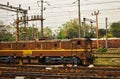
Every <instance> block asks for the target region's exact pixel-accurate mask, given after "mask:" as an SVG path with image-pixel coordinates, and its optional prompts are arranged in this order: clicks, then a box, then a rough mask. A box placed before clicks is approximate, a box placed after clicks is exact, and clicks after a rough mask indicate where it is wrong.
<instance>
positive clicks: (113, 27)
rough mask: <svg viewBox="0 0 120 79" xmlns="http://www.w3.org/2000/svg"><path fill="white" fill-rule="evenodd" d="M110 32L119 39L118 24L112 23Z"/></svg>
mask: <svg viewBox="0 0 120 79" xmlns="http://www.w3.org/2000/svg"><path fill="white" fill-rule="evenodd" d="M110 31H111V33H112V34H113V36H114V37H120V22H115V23H112V25H111V26H110Z"/></svg>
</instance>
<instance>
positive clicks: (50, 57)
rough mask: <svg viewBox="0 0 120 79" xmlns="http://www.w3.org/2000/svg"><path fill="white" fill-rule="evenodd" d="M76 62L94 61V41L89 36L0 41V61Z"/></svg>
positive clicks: (82, 63) (30, 62)
mask: <svg viewBox="0 0 120 79" xmlns="http://www.w3.org/2000/svg"><path fill="white" fill-rule="evenodd" d="M19 61H21V63H23V64H64V65H66V64H76V65H87V64H91V63H92V41H91V40H90V39H89V38H88V37H87V38H74V39H64V40H58V39H52V40H50V39H41V40H38V41H36V40H34V41H14V42H3V41H1V42H0V63H19Z"/></svg>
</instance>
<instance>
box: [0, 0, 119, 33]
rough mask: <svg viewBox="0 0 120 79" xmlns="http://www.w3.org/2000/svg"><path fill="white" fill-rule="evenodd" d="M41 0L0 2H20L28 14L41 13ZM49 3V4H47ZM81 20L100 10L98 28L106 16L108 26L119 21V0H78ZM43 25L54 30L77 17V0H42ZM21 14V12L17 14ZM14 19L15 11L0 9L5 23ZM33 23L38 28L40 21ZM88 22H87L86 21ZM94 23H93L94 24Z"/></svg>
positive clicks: (3, 0)
mask: <svg viewBox="0 0 120 79" xmlns="http://www.w3.org/2000/svg"><path fill="white" fill-rule="evenodd" d="M38 1H41V0H0V3H1V4H7V2H9V4H10V5H12V6H14V7H18V6H19V4H21V7H22V8H23V9H28V7H29V6H30V8H31V9H30V10H28V16H32V15H41V13H40V9H41V7H40V3H37V2H38ZM48 4H49V5H48ZM80 5H81V6H80V7H81V20H83V18H89V19H92V20H95V16H92V15H91V13H93V12H94V11H98V10H99V11H100V13H99V15H98V21H99V26H98V28H105V18H106V17H107V18H108V26H110V24H111V23H113V22H118V21H120V0H80ZM44 8H45V10H44V12H43V13H44V18H45V20H44V27H46V26H49V27H50V28H51V29H52V31H56V30H57V29H58V28H59V27H61V26H62V24H65V23H66V22H67V21H70V20H73V19H76V18H78V2H77V0H44ZM19 16H21V14H20V15H19ZM15 19H16V13H14V12H10V11H6V10H2V9H0V20H2V21H3V22H4V24H5V25H11V24H12V23H13V22H14V21H15ZM33 23H34V24H35V26H37V27H38V28H40V21H34V22H29V26H32V24H33ZM87 23H88V24H90V23H89V22H87ZM94 25H95V24H94Z"/></svg>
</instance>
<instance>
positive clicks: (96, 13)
mask: <svg viewBox="0 0 120 79" xmlns="http://www.w3.org/2000/svg"><path fill="white" fill-rule="evenodd" d="M98 14H99V11H97V12H96V11H94V13H92V15H95V16H96V38H97V48H99V40H98Z"/></svg>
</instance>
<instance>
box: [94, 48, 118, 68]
mask: <svg viewBox="0 0 120 79" xmlns="http://www.w3.org/2000/svg"><path fill="white" fill-rule="evenodd" d="M94 52H96V51H95V50H94ZM99 53H103V52H99ZM104 53H120V48H118V49H108V51H107V52H104ZM94 56H95V57H97V58H95V60H94V64H95V65H107V66H120V58H114V57H120V55H119V54H118V55H114V54H113V55H111V54H105V55H94ZM110 56H111V57H110ZM100 57H105V58H100ZM108 57H109V58H108Z"/></svg>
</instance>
